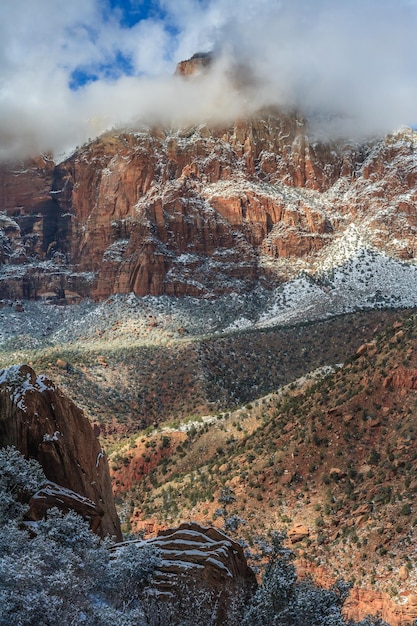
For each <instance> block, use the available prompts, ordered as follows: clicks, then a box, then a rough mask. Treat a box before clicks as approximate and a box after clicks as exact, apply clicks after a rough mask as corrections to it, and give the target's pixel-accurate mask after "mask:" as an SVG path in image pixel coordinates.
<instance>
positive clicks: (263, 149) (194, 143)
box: [0, 55, 417, 300]
mask: <svg viewBox="0 0 417 626" xmlns="http://www.w3.org/2000/svg"><path fill="white" fill-rule="evenodd" d="M209 67H210V56H205V55H197V56H196V57H195V58H193V59H190V60H189V61H187V62H184V64H180V66H179V68H178V72H177V73H178V74H179V76H178V80H188V78H187V77H188V76H190V75H192V74H195V73H196V72H197V73H198V71H200V70H204V71H208V70H209ZM184 76H185V77H186V78H183V77H184ZM416 163H417V159H416V146H415V133H414V132H413V131H411V130H407V129H406V130H402V131H399V132H397V133H395V134H393V135H389V136H387V137H386V138H385V139H383V140H381V141H378V142H376V141H375V142H373V143H366V142H365V143H363V144H362V145H360V144H357V143H354V142H350V143H349V142H331V143H324V142H320V141H318V140H316V139H314V138H313V137H312V136H311V135H310V132H309V127H308V123H307V121H306V120H305V119H304V118H302V117H301V116H300V114H298V113H297V112H290V111H279V110H277V109H269V110H263V111H261V112H259V114H258V115H256V116H254V117H253V118H251V119H247V120H238V121H236V122H235V123H234V124H231V125H230V126H228V127H224V128H218V127H212V126H209V125H207V124H201V125H200V126H198V127H193V128H185V129H177V130H167V129H161V128H154V129H151V130H149V129H147V130H146V131H143V132H139V131H138V132H120V133H107V134H105V135H103V136H102V137H100V138H99V139H97V140H95V141H93V142H91V143H89V144H88V145H85V146H83V147H82V148H80V149H79V150H77V151H76V152H75V153H74V154H73V155H72V156H71V157H70V158H69V159H67V160H66V161H64V162H62V163H60V164H59V165H56V166H55V165H54V164H53V163H52V162H51V161H50V159H48V158H43V159H37V160H34V161H30V162H29V161H28V162H27V163H25V164H20V165H19V166H16V165H8V166H3V167H2V168H0V169H1V171H0V177H1V180H2V182H3V186H2V197H1V202H0V264H1V265H0V297H6V298H13V297H14V298H23V297H37V296H46V295H47V294H55V296H57V297H62V296H64V295H65V296H68V297H69V300H76V299H77V298H80V297H85V296H89V297H93V298H95V299H102V298H105V297H107V296H109V295H111V294H114V293H129V292H131V291H133V292H134V293H136V294H138V295H147V294H151V295H161V294H168V295H177V296H182V295H192V296H205V297H206V296H216V295H219V294H221V293H228V292H231V291H234V292H238V293H242V292H244V291H248V290H250V289H252V288H253V287H254V286H255V285H257V284H258V283H259V282H261V284H263V285H264V286H271V287H273V286H275V285H276V284H277V283H279V282H282V281H283V280H286V279H287V278H288V277H290V276H292V275H294V272H295V271H296V270H295V269H294V268H295V267H297V268H299V269H300V268H301V269H304V270H306V271H308V272H314V271H315V270H316V269H317V264H318V263H319V262H320V259H321V260H322V259H323V258H325V257H326V250H328V247H329V245H330V244H331V243H332V242H333V241H334V239H335V238H338V237H339V236H341V235H342V234H343V233H344V232H345V231H346V228H347V227H348V226H349V225H355V226H356V227H357V228H358V232H360V233H362V234H363V235H364V239H365V240H366V241H367V245H369V246H371V247H374V248H377V249H380V250H383V251H385V252H388V253H389V254H391V255H393V256H395V257H397V258H400V259H403V260H409V259H414V258H415V257H416V254H417V247H416V246H417V244H416V241H417V237H416V235H417V217H416V213H415V210H414V207H415V202H416V200H417V165H416ZM297 271H298V270H297Z"/></svg>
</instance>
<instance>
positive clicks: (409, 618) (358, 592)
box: [344, 587, 417, 626]
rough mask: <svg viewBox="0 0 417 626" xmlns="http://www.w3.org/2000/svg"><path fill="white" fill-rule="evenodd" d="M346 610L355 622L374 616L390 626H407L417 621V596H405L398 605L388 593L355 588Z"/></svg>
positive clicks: (347, 614)
mask: <svg viewBox="0 0 417 626" xmlns="http://www.w3.org/2000/svg"><path fill="white" fill-rule="evenodd" d="M344 608H345V611H344V612H345V614H346V616H347V617H348V618H349V619H353V620H355V621H356V620H361V619H363V618H364V617H365V616H366V615H370V614H372V615H380V616H381V618H382V619H383V620H384V621H385V622H387V623H388V624H390V626H407V625H408V624H413V623H414V621H415V620H416V619H417V596H415V595H413V594H409V595H405V596H404V597H403V598H402V601H401V603H399V604H397V603H395V602H394V601H393V600H392V599H391V598H390V597H389V595H388V594H386V593H381V592H378V591H373V590H371V589H360V588H356V587H355V588H354V589H352V591H351V592H350V596H349V599H348V600H347V602H346V605H345V607H344Z"/></svg>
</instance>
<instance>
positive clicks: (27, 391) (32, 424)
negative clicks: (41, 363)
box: [0, 365, 121, 539]
mask: <svg viewBox="0 0 417 626" xmlns="http://www.w3.org/2000/svg"><path fill="white" fill-rule="evenodd" d="M8 445H11V446H15V447H16V448H17V449H18V450H20V452H21V453H22V454H23V455H24V456H26V457H27V458H34V459H37V460H38V461H39V463H40V464H41V466H42V468H43V470H44V472H45V475H46V477H47V478H48V480H50V481H53V482H54V483H57V485H55V486H54V485H52V486H51V485H49V487H48V489H47V492H48V493H46V492H45V493H43V495H42V494H37V496H35V500H34V501H33V502H32V505H33V507H34V510H35V509H36V510H39V506H38V505H39V501H40V500H43V501H44V504H45V501H52V502H55V504H54V505H53V506H55V505H56V504H57V502H56V501H57V499H58V500H59V499H61V500H62V498H63V495H62V493H61V494H57V489H58V491H59V487H64V488H65V489H66V490H71V491H72V492H75V495H74V494H72V495H71V494H69V493H67V495H66V502H67V505H68V506H69V504H68V502H69V501H70V500H71V498H75V500H77V501H78V502H80V501H81V500H82V499H83V498H84V505H86V506H87V504H88V506H87V509H88V514H87V515H86V517H89V518H90V519H91V520H93V524H92V525H93V527H94V529H95V530H96V531H97V532H98V534H100V535H101V536H105V535H112V536H113V535H114V536H116V537H117V538H118V539H120V538H121V532H120V524H119V520H118V517H117V513H116V510H115V506H114V501H113V494H112V489H111V482H110V475H109V468H108V464H107V458H106V456H105V453H104V451H103V449H102V448H101V446H100V444H99V442H98V440H97V439H96V437H95V436H94V434H93V430H92V428H91V426H90V423H89V422H88V420H87V419H86V418H85V417H84V415H83V413H82V411H81V410H80V409H79V408H78V407H77V406H76V405H75V404H74V403H73V402H71V401H70V400H69V399H68V398H67V397H66V396H64V394H63V393H62V392H61V391H60V390H59V389H58V388H56V387H55V385H54V384H53V383H52V381H51V380H49V379H48V378H46V377H45V376H42V375H40V376H37V375H36V374H35V372H34V371H33V369H32V368H30V367H29V366H28V365H16V366H13V367H10V368H8V369H5V370H0V446H2V447H3V446H8ZM58 486H59V487H58ZM77 494H79V496H78V499H77ZM80 496H81V497H80ZM48 499H49V500H48ZM87 499H88V501H91V502H90V503H88V502H87ZM64 504H65V503H64ZM41 508H42V507H41ZM71 508H72V507H71ZM75 508H76V507H75ZM81 508H82V507H81ZM84 508H85V507H84ZM87 509H86V511H87ZM76 510H77V508H76ZM80 512H81V511H80ZM97 517H99V518H100V519H99V520H98V519H97Z"/></svg>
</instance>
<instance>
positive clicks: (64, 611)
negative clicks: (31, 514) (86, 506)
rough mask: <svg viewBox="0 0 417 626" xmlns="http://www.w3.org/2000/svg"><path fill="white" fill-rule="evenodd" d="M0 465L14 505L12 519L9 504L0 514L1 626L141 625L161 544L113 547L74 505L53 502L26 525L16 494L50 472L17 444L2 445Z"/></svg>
mask: <svg viewBox="0 0 417 626" xmlns="http://www.w3.org/2000/svg"><path fill="white" fill-rule="evenodd" d="M0 465H1V467H2V471H3V473H2V480H1V481H0V502H2V501H3V500H5V501H6V502H7V503H8V507H7V508H8V509H9V511H11V512H12V513H13V515H12V516H11V518H9V519H6V517H5V514H6V512H7V511H6V510H5V508H6V507H3V518H2V519H1V520H0V607H1V611H0V626H10V625H11V624H13V625H15V626H52V625H53V626H56V624H72V625H74V626H77V625H83V626H101V625H103V626H104V625H105V624H109V623H112V624H115V625H117V624H120V625H122V624H123V626H128V625H129V624H135V626H141V624H143V623H144V622H143V620H142V621H140V620H139V617H140V616H141V615H142V611H141V608H140V602H139V599H140V594H141V592H142V591H143V590H144V588H145V586H146V584H147V583H148V582H149V579H150V576H151V574H152V572H153V570H154V569H155V567H156V565H157V563H158V556H157V552H156V550H155V549H154V548H151V547H146V546H138V545H136V544H131V545H128V546H127V547H126V548H120V549H119V550H118V551H117V552H114V551H113V550H112V545H111V542H110V541H108V540H106V541H101V540H100V538H99V537H97V535H95V534H94V533H92V532H91V530H90V529H89V526H88V523H87V522H85V521H84V520H83V519H82V518H81V517H80V516H79V515H77V514H76V513H75V512H73V511H71V512H69V513H68V514H67V515H63V514H62V513H61V512H60V511H58V510H57V509H52V510H51V511H49V512H48V518H47V519H45V520H42V521H39V522H37V523H36V524H32V525H30V526H29V528H28V529H25V527H24V526H23V525H22V522H23V514H24V511H25V509H24V507H19V506H18V502H17V498H18V496H19V494H21V493H22V491H25V490H26V491H29V492H32V491H34V490H35V489H36V488H37V487H38V486H39V482H42V481H43V480H45V478H44V476H43V474H42V472H41V471H40V470H39V467H38V466H37V465H36V464H34V463H33V462H31V461H26V460H25V459H24V458H23V457H22V456H21V455H20V453H18V452H17V451H16V450H13V449H10V448H8V449H6V450H2V451H1V454H0ZM32 470H33V473H32ZM13 503H14V506H13ZM141 619H142V618H141Z"/></svg>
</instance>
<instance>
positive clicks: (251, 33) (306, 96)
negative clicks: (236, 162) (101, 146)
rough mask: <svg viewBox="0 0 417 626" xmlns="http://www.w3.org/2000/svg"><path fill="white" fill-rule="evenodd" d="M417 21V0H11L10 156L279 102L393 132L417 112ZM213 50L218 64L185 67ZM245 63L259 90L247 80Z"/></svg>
mask: <svg viewBox="0 0 417 626" xmlns="http://www.w3.org/2000/svg"><path fill="white" fill-rule="evenodd" d="M416 31H417V2H416V0H340V1H336V0H314V2H313V1H312V0H280V1H278V0H239V1H236V0H157V1H155V2H149V1H148V0H71V2H67V1H66V0H1V2H0V159H2V158H10V157H13V156H17V155H24V154H27V153H34V152H38V151H40V150H47V149H51V150H54V151H66V150H68V149H70V148H71V146H73V145H76V144H80V143H82V142H83V141H84V140H85V139H86V138H88V137H92V136H94V135H96V134H98V133H100V132H102V131H104V130H105V129H107V128H112V127H114V126H123V125H126V126H132V125H134V124H137V123H147V122H149V123H154V122H158V123H163V124H172V123H199V122H201V121H204V120H205V119H210V120H213V119H216V120H218V121H219V122H224V121H228V120H230V119H231V118H232V117H233V116H234V115H244V114H248V113H251V112H253V111H254V110H256V109H257V108H258V107H259V106H265V105H271V104H275V105H278V106H299V107H301V108H302V109H303V110H304V111H306V112H307V113H308V112H311V111H318V112H321V113H322V114H323V115H322V119H324V118H325V115H326V114H329V115H328V118H329V119H333V120H334V119H337V120H339V121H340V120H344V124H345V127H344V128H343V129H342V131H343V132H345V133H349V134H353V135H354V134H358V135H360V134H372V133H383V132H385V131H388V130H392V129H393V128H396V127H398V126H399V125H401V124H410V123H414V122H415V120H416V109H417V76H416V73H417V69H416V68H417V38H416V36H415V33H416ZM208 50H215V51H216V58H217V62H216V65H215V68H214V70H213V72H212V74H211V75H210V76H209V77H207V78H206V79H204V80H203V79H201V80H200V81H199V82H197V83H188V84H183V83H181V81H178V80H174V79H173V78H172V76H173V73H174V71H175V66H176V64H177V63H178V62H179V61H180V60H183V59H187V58H189V57H190V56H192V55H193V54H194V53H195V52H200V51H208ZM236 64H239V65H242V64H243V65H247V66H248V67H249V68H250V70H251V73H252V76H256V79H257V84H256V89H252V90H248V91H246V92H245V93H236V92H235V91H233V87H232V84H231V81H230V78H229V76H230V71H231V70H232V69H233V67H234V66H236ZM325 130H326V132H327V131H329V128H326V129H325ZM329 132H330V131H329ZM332 132H333V131H332ZM338 132H339V131H338Z"/></svg>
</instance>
